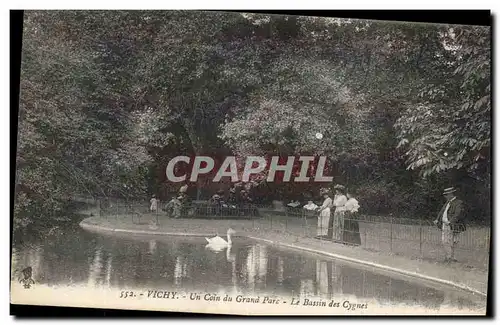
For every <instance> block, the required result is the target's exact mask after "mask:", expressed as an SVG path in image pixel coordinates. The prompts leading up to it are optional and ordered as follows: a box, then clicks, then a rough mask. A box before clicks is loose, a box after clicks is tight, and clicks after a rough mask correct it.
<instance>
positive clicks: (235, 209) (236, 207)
mask: <svg viewBox="0 0 500 325" xmlns="http://www.w3.org/2000/svg"><path fill="white" fill-rule="evenodd" d="M252 203H254V200H253V199H252V198H251V197H250V193H249V192H248V191H247V190H245V189H241V190H237V189H236V187H234V186H232V187H231V188H230V189H229V194H228V195H227V196H226V195H225V192H224V190H218V191H217V192H216V193H215V194H214V195H213V196H212V197H211V198H210V200H209V208H210V213H211V214H214V215H236V214H238V215H241V214H243V215H251V216H255V215H257V214H258V212H257V209H256V208H255V207H254V206H252ZM245 208H246V209H245ZM245 210H248V211H245Z"/></svg>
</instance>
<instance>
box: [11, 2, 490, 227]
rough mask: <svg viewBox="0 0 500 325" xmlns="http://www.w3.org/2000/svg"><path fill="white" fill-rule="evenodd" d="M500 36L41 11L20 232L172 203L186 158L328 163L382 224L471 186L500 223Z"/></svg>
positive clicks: (268, 18)
mask: <svg viewBox="0 0 500 325" xmlns="http://www.w3.org/2000/svg"><path fill="white" fill-rule="evenodd" d="M489 33H490V30H489V28H486V27H467V26H446V25H426V24H410V23H388V22H375V21H358V20H346V19H344V20H339V19H333V18H312V17H296V16H289V17H285V16H279V15H260V14H239V13H222V12H187V11H163V12H146V11H36V12H35V11H28V12H26V14H25V28H24V35H23V58H22V67H21V80H22V81H21V94H20V114H19V125H20V131H19V137H18V159H17V168H18V174H17V178H16V181H17V187H16V193H17V198H16V204H15V216H16V218H15V219H14V220H15V225H16V227H19V228H24V227H26V226H29V225H30V224H31V225H41V224H44V223H47V222H49V221H48V220H49V219H48V218H46V216H47V215H56V214H57V213H56V212H57V211H62V210H63V209H64V207H65V205H66V203H67V201H68V199H70V198H71V196H72V195H86V194H88V195H93V196H120V197H125V198H126V197H136V196H140V195H144V194H151V193H158V194H160V195H164V194H165V193H168V192H169V191H171V190H176V189H177V187H178V184H170V183H168V182H166V181H165V176H164V174H165V172H164V171H165V167H166V164H167V162H168V161H169V160H170V159H171V158H172V157H173V156H177V155H179V154H187V155H194V154H208V155H212V156H215V157H223V156H224V155H227V154H231V153H234V154H236V155H237V156H238V157H240V158H241V159H243V158H244V157H246V156H247V155H260V154H279V155H282V156H286V155H295V154H302V155H304V154H310V155H326V156H328V157H329V162H328V163H329V164H328V166H329V168H330V171H331V172H332V173H333V174H334V177H335V180H334V181H335V182H342V183H345V184H347V185H348V186H349V188H350V189H352V190H354V191H355V192H356V194H357V196H358V197H360V199H361V200H362V201H363V203H364V206H365V207H366V208H367V212H369V213H389V212H393V213H397V214H411V213H413V214H414V213H415V212H417V211H416V209H415V207H422V206H426V207H429V210H428V211H421V212H419V213H420V214H428V213H431V212H432V211H433V210H432V209H434V208H435V207H434V206H433V205H432V204H430V205H429V204H424V203H425V202H428V201H429V200H431V203H432V200H434V201H436V202H439V199H440V191H441V189H442V186H449V185H458V186H462V187H464V188H465V189H467V191H468V192H466V193H467V196H469V198H468V199H469V201H470V204H471V205H474V206H478V207H479V209H477V212H476V213H477V214H478V215H479V214H482V215H485V216H489V210H488V208H489V204H488V203H487V202H488V201H487V200H488V199H487V198H488V197H489V192H488V191H489V186H490V178H489V177H490V170H489V164H490V153H489V152H490V149H489V148H490V142H489V141H490V114H491V112H490V110H491V104H490V91H491V89H490V43H489ZM317 132H321V133H322V134H323V135H324V137H323V138H322V139H321V140H319V139H317V138H316V137H315V134H316V133H317ZM240 167H241V166H240ZM414 170H415V171H414ZM205 181H206V180H203V179H201V180H200V182H199V184H198V187H201V186H202V185H203V182H205ZM267 185H268V187H267V188H268V189H269V184H267ZM275 186H277V187H286V185H285V184H280V185H276V184H275ZM289 186H292V184H290V185H289ZM318 186H319V185H318ZM308 189H309V190H313V191H314V190H315V189H314V188H310V187H309V188H308ZM293 190H294V191H295V192H299V193H300V192H301V191H304V190H305V188H302V189H301V188H297V187H294V189H293ZM273 192H275V191H274V190H273ZM485 194H488V195H487V198H486V199H485V196H484V195H485ZM479 198H482V201H480V199H479ZM487 206H488V207H487Z"/></svg>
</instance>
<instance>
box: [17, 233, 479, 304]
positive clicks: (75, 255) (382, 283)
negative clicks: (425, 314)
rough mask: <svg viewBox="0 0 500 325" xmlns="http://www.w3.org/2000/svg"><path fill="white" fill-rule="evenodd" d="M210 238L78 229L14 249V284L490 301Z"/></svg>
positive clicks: (382, 299) (426, 301)
mask: <svg viewBox="0 0 500 325" xmlns="http://www.w3.org/2000/svg"><path fill="white" fill-rule="evenodd" d="M205 246H206V242H205V240H204V238H181V237H168V238H167V237H157V238H154V237H133V238H130V237H128V238H126V237H124V236H116V235H114V236H103V235H98V234H94V233H90V232H87V231H84V230H83V229H80V228H74V229H71V230H68V231H66V232H65V233H64V234H60V235H58V236H57V237H54V238H53V239H51V240H46V241H45V242H43V243H32V244H30V245H23V246H17V247H14V249H13V263H12V265H13V272H12V276H13V280H15V279H16V278H17V277H19V276H20V273H19V270H21V269H22V268H24V267H26V266H31V267H32V268H33V278H34V280H35V281H36V283H38V284H45V285H47V286H68V285H69V286H72V285H85V286H91V287H106V288H113V289H122V288H141V289H146V290H147V289H157V288H162V289H164V290H168V289H176V290H184V291H186V292H187V291H190V290H197V291H204V290H205V291H206V292H211V291H225V292H234V293H236V292H237V293H242V294H253V295H259V294H263V295H264V294H265V295H288V296H290V295H291V296H297V297H320V298H325V299H340V298H341V297H344V296H345V297H356V299H360V300H362V299H375V300H377V301H378V303H379V304H410V305H416V306H419V307H425V308H429V309H438V308H440V307H442V306H445V305H446V306H447V307H449V306H452V307H453V308H460V309H464V308H465V309H468V310H477V309H483V308H484V306H485V301H484V300H485V299H484V297H480V296H479V297H478V296H477V295H474V294H471V293H468V292H463V291H460V290H455V289H453V288H448V287H439V286H437V285H435V284H432V283H424V282H421V281H420V282H419V281H418V280H416V279H407V278H402V277H400V276H397V275H387V274H385V275H384V274H380V273H379V272H378V271H377V270H374V269H367V268H362V267H359V266H356V265H349V264H346V263H344V262H341V261H337V260H331V259H328V258H325V257H321V256H319V255H318V256H316V255H313V254H306V253H301V252H298V251H293V250H284V249H281V248H277V247H274V246H269V245H265V244H262V243H258V242H252V241H250V240H249V239H244V238H235V239H234V242H233V246H232V247H231V249H229V250H224V251H221V252H214V251H211V250H210V249H207V248H206V247H205Z"/></svg>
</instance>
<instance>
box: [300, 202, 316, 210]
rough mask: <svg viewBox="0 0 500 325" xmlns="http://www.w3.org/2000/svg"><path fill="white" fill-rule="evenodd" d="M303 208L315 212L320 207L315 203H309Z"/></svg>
mask: <svg viewBox="0 0 500 325" xmlns="http://www.w3.org/2000/svg"><path fill="white" fill-rule="evenodd" d="M303 208H304V209H306V210H308V211H315V210H316V209H318V206H317V205H316V204H314V202H313V201H307V204H306V205H304V206H303Z"/></svg>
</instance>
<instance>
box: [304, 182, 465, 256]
mask: <svg viewBox="0 0 500 325" xmlns="http://www.w3.org/2000/svg"><path fill="white" fill-rule="evenodd" d="M334 190H335V194H334V196H333V198H332V197H331V194H330V190H329V189H321V190H320V194H321V195H322V196H323V198H324V201H323V204H322V205H321V206H317V205H316V204H314V203H313V202H312V201H309V202H308V203H307V204H306V205H305V206H304V207H303V208H304V209H306V210H309V211H316V212H319V215H318V226H317V236H316V237H315V238H318V239H328V240H332V241H334V242H338V243H342V244H351V245H361V236H360V233H359V223H358V221H357V220H356V217H355V215H356V213H358V210H359V208H360V206H359V202H358V201H357V200H356V199H355V198H354V197H353V196H352V195H351V194H350V193H348V192H347V191H346V189H345V187H344V186H343V185H336V186H335V187H334ZM456 192H457V189H456V188H454V187H449V188H446V189H445V190H444V192H443V195H444V197H445V199H446V202H445V203H444V205H443V206H442V207H441V209H440V211H439V213H438V216H437V218H436V219H435V220H434V224H435V225H436V226H437V227H438V228H439V230H440V231H441V235H442V238H441V240H442V243H443V247H444V251H445V258H444V261H445V262H456V261H457V260H456V259H455V247H456V244H457V243H458V236H459V234H460V233H462V232H464V231H465V230H466V229H467V227H466V224H465V209H464V203H463V201H462V200H460V199H458V197H457V195H456Z"/></svg>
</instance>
